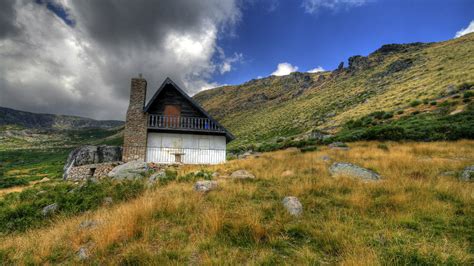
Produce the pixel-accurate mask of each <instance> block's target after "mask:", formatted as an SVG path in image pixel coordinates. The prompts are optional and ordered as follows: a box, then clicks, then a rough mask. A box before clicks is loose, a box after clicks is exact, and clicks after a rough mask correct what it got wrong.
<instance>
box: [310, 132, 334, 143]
mask: <svg viewBox="0 0 474 266" xmlns="http://www.w3.org/2000/svg"><path fill="white" fill-rule="evenodd" d="M310 136H311V138H312V139H315V140H319V141H322V140H326V139H328V138H330V137H333V135H331V134H324V133H322V132H319V131H314V132H311V135H310Z"/></svg>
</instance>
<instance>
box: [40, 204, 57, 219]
mask: <svg viewBox="0 0 474 266" xmlns="http://www.w3.org/2000/svg"><path fill="white" fill-rule="evenodd" d="M57 209H58V204H57V203H53V204H50V205H48V206H46V207H44V208H43V210H41V213H42V214H43V216H48V215H51V214H53V213H55V212H56V210H57Z"/></svg>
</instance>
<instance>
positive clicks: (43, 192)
mask: <svg viewBox="0 0 474 266" xmlns="http://www.w3.org/2000/svg"><path fill="white" fill-rule="evenodd" d="M45 193H46V191H44V190H40V191H38V193H36V196H39V195H43V194H45Z"/></svg>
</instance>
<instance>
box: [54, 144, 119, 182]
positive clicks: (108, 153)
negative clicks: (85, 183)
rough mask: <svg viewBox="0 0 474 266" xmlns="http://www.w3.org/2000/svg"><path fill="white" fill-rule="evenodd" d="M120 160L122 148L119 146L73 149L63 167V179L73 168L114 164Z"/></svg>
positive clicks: (89, 146) (90, 146)
mask: <svg viewBox="0 0 474 266" xmlns="http://www.w3.org/2000/svg"><path fill="white" fill-rule="evenodd" d="M120 160H122V147H119V146H106V145H101V146H92V145H88V146H82V147H79V148H76V149H74V150H73V151H72V152H71V153H69V156H68V158H67V161H66V164H65V165H64V168H63V170H64V174H63V179H67V177H68V174H69V171H70V170H71V168H72V167H74V166H81V165H87V164H97V163H107V162H116V161H120Z"/></svg>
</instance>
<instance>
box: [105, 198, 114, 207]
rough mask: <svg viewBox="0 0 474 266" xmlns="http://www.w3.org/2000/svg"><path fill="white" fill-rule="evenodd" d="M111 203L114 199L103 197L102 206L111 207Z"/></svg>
mask: <svg viewBox="0 0 474 266" xmlns="http://www.w3.org/2000/svg"><path fill="white" fill-rule="evenodd" d="M112 203H114V199H112V197H105V198H104V203H103V204H104V205H106V206H108V205H112Z"/></svg>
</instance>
